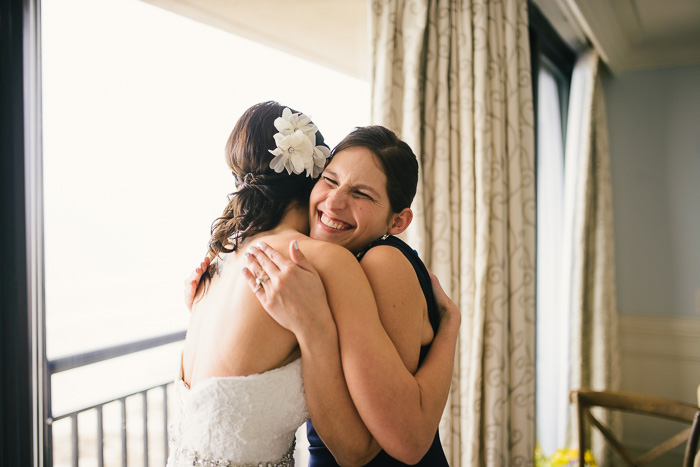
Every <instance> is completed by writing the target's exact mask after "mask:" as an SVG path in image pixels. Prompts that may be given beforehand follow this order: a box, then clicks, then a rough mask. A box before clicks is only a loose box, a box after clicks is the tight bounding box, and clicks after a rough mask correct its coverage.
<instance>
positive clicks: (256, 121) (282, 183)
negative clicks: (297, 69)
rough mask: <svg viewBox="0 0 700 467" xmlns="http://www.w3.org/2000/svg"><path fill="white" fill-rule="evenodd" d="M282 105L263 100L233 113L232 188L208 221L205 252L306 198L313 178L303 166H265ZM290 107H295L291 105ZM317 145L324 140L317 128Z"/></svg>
mask: <svg viewBox="0 0 700 467" xmlns="http://www.w3.org/2000/svg"><path fill="white" fill-rule="evenodd" d="M284 109H285V106H283V105H280V104H278V103H277V102H273V101H268V102H262V103H260V104H256V105H254V106H252V107H251V108H249V109H248V110H246V111H245V113H244V114H243V115H242V116H241V118H240V119H238V122H236V126H235V127H234V128H233V131H232V132H231V135H230V136H229V138H228V142H227V143H226V163H227V164H228V166H229V167H230V168H231V171H232V172H233V177H234V179H235V181H236V188H237V190H236V191H235V192H234V193H231V194H230V195H229V202H228V204H227V205H226V208H225V209H224V212H223V214H222V215H221V217H219V218H217V219H216V220H215V221H214V222H213V223H212V226H211V238H210V240H209V251H208V256H209V257H210V258H212V259H213V258H215V257H216V256H217V255H218V254H219V253H229V252H232V251H236V250H237V249H238V247H239V245H240V243H241V242H243V241H244V240H245V239H246V238H248V237H250V236H252V235H255V234H257V233H259V232H264V231H267V230H270V229H273V228H275V227H276V226H277V224H279V222H280V220H281V219H282V215H283V214H284V212H285V210H286V209H287V208H288V207H289V206H290V205H291V204H293V203H298V204H300V205H305V204H308V202H309V195H310V193H311V189H312V188H313V186H314V184H315V182H316V179H312V178H311V177H307V176H306V172H302V173H301V174H291V175H289V174H288V173H287V171H286V170H284V171H282V173H277V172H275V171H274V170H272V169H271V168H270V161H272V159H273V158H274V156H273V155H272V154H270V151H269V150H272V149H275V148H276V147H277V146H276V144H275V139H274V137H273V135H274V134H275V133H277V129H276V128H275V125H274V121H275V119H276V118H277V117H281V116H282V111H283V110H284ZM290 110H291V111H292V112H294V113H298V111H296V110H294V109H290ZM316 145H317V146H318V145H324V146H327V145H326V144H325V142H324V140H323V135H321V132H320V131H319V132H317V133H316Z"/></svg>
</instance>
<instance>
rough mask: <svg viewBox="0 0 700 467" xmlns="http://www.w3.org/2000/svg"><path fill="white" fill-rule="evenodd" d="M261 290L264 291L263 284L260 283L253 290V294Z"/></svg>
mask: <svg viewBox="0 0 700 467" xmlns="http://www.w3.org/2000/svg"><path fill="white" fill-rule="evenodd" d="M260 289H262V284H260V283H258V285H257V286H256V287H255V288H254V289H253V293H257V292H258V290H260Z"/></svg>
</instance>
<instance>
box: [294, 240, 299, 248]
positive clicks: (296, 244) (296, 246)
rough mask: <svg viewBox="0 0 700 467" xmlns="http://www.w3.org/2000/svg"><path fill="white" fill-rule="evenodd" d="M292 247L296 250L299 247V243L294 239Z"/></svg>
mask: <svg viewBox="0 0 700 467" xmlns="http://www.w3.org/2000/svg"><path fill="white" fill-rule="evenodd" d="M294 249H295V250H298V249H299V244H298V243H297V241H296V240H294Z"/></svg>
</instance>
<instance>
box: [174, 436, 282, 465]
mask: <svg viewBox="0 0 700 467" xmlns="http://www.w3.org/2000/svg"><path fill="white" fill-rule="evenodd" d="M295 446H296V438H295V439H294V441H293V442H292V447H291V448H289V451H287V454H285V455H284V456H282V457H280V458H279V459H277V460H275V461H272V462H258V463H257V464H251V463H246V464H238V463H236V462H233V461H229V460H227V459H212V458H210V457H204V456H200V455H199V454H197V451H194V450H192V449H186V448H180V450H178V452H177V453H178V457H179V459H180V460H184V461H187V464H188V465H195V466H196V465H201V466H202V467H294V447H295Z"/></svg>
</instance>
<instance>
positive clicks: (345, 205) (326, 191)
mask: <svg viewBox="0 0 700 467" xmlns="http://www.w3.org/2000/svg"><path fill="white" fill-rule="evenodd" d="M386 186H387V179H386V175H385V174H384V172H383V170H382V169H381V167H380V165H379V163H378V162H377V160H376V159H375V156H374V155H373V154H372V153H371V152H370V151H369V149H367V148H363V147H352V148H348V149H344V150H342V151H340V152H338V153H337V154H336V155H335V156H334V157H333V159H332V160H331V162H330V163H329V164H328V166H327V167H326V169H325V170H324V171H323V173H322V174H321V178H320V179H319V181H318V182H317V183H316V185H315V187H314V189H313V191H312V192H311V198H310V200H309V216H310V221H311V233H310V236H311V238H314V239H316V240H323V241H327V242H331V243H336V244H338V245H341V246H344V247H345V248H347V249H348V250H350V251H352V252H353V253H358V252H360V251H361V250H362V249H363V248H364V247H366V246H367V245H368V244H369V243H370V242H372V241H374V240H376V239H378V238H379V237H381V236H382V235H384V234H386V233H391V234H395V233H399V232H400V231H403V230H404V229H405V228H406V227H407V226H408V223H405V225H403V224H404V221H405V219H404V218H403V216H405V212H402V213H393V212H391V206H390V202H389V196H388V195H387V189H386ZM404 211H408V212H409V213H410V209H406V210H404ZM411 217H412V216H411ZM408 222H410V219H409V220H408Z"/></svg>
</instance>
